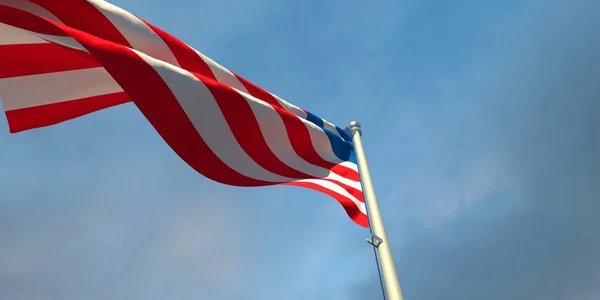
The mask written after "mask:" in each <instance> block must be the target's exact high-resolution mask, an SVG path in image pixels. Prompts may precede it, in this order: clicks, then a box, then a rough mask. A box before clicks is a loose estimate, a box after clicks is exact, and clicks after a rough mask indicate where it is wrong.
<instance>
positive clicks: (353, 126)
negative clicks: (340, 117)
mask: <svg viewBox="0 0 600 300" xmlns="http://www.w3.org/2000/svg"><path fill="white" fill-rule="evenodd" d="M346 131H348V132H350V134H352V136H354V134H355V133H358V134H359V135H362V129H361V127H360V123H358V122H356V121H352V122H350V124H348V126H347V127H346Z"/></svg>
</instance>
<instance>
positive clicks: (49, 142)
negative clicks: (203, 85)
mask: <svg viewBox="0 0 600 300" xmlns="http://www.w3.org/2000/svg"><path fill="white" fill-rule="evenodd" d="M113 3H114V4H116V5H118V6H121V7H123V8H125V9H127V10H129V11H131V12H133V13H135V14H136V15H138V16H140V17H142V18H144V19H146V20H148V21H150V22H152V23H154V24H155V25H157V26H159V27H161V28H163V29H165V30H166V31H168V32H170V33H172V34H174V35H175V36H177V37H179V38H181V39H183V40H184V41H186V42H187V43H189V44H191V45H192V46H194V47H195V48H196V49H198V50H200V51H201V52H203V53H205V54H207V55H208V56H210V57H211V58H213V59H214V60H216V61H217V62H219V63H221V64H222V65H224V66H226V67H228V68H230V69H232V70H234V71H236V72H237V73H239V74H241V75H242V76H244V77H246V78H247V79H249V80H251V81H253V82H255V83H257V84H258V85H260V86H262V87H264V88H266V89H267V90H269V91H271V92H274V93H276V94H278V95H280V96H281V97H283V98H284V99H287V100H288V101H290V102H292V103H294V104H296V105H299V106H301V107H303V108H306V109H308V110H310V111H312V112H314V113H316V114H318V115H319V116H322V117H324V118H326V119H329V120H331V121H333V122H334V123H336V124H338V125H340V126H343V125H345V124H346V123H348V122H349V121H351V120H355V119H356V120H358V121H360V122H361V123H362V124H363V129H364V143H365V147H366V150H367V155H368V157H369V161H370V165H371V171H372V173H373V177H374V180H375V184H376V189H377V192H378V195H379V199H380V205H381V208H382V212H383V215H384V218H385V221H386V223H387V226H388V235H389V237H390V239H391V243H392V244H393V245H392V246H393V251H394V255H395V259H396V263H397V268H398V271H399V273H400V277H401V282H402V287H403V289H404V291H405V297H406V299H408V300H410V299H420V300H429V299H432V300H433V299H449V300H470V299H474V300H475V299H490V300H494V299H515V300H521V299H523V300H525V299H527V300H529V299H558V300H562V299H569V300H573V299H575V300H591V299H598V297H600V288H599V286H600V259H599V257H598V253H600V232H598V228H600V220H599V219H598V218H597V217H596V215H597V212H598V211H599V210H600V203H599V202H598V200H599V199H600V159H599V158H598V153H600V138H599V136H598V134H597V128H599V126H600V118H598V113H599V112H600V102H599V101H598V99H599V97H600V85H598V84H597V82H598V81H599V80H600V60H599V59H598V53H600V37H599V36H598V34H597V28H598V26H599V25H600V20H599V19H598V18H597V16H598V15H599V14H600V2H598V1H596V0H572V1H568V2H567V1H559V0H543V1H542V0H528V1H527V0H510V1H475V0H458V1H426V0H425V1H424V0H419V1H416V0H399V1H394V0H372V1H369V2H365V1H354V0H331V1H316V0H305V1H275V0H220V1H184V0H179V1H157V0H155V1H149V0H143V1H142V0H114V1H113ZM2 118H4V117H2ZM0 145H2V147H0V166H1V167H0V191H1V192H0V298H2V299H11V300H13V299H14V300H21V299H24V300H29V299H48V300H51V299H61V300H65V299H66V300H69V299H92V300H93V299H128V300H136V299H144V300H151V299H249V300H253V299H289V300H295V299H328V300H338V299H340V300H342V299H344V300H345V299H349V300H370V299H380V298H379V297H380V294H379V290H378V283H377V276H376V269H375V267H374V264H373V256H372V250H371V248H370V247H369V246H368V244H366V243H365V241H364V240H365V238H366V236H367V234H368V232H367V230H365V229H363V228H360V227H358V226H356V225H354V224H353V223H352V222H351V221H350V220H349V219H348V217H347V216H346V214H345V213H344V211H343V210H342V208H341V207H340V206H339V205H338V204H337V203H336V202H335V201H334V200H332V199H329V198H328V197H327V196H325V195H321V194H319V193H316V192H313V191H308V190H303V189H299V188H293V187H266V188H235V187H230V186H224V185H219V184H216V183H213V182H211V181H209V180H207V179H205V178H203V177H202V176H201V175H199V174H196V173H195V172H194V171H192V170H191V168H189V167H187V166H186V165H185V164H184V163H183V162H182V161H181V160H180V159H179V158H178V157H177V156H176V155H175V154H174V153H173V152H172V151H171V150H170V149H169V148H168V147H167V146H166V144H165V143H164V142H162V140H161V139H160V137H159V136H158V135H157V134H156V133H155V132H154V131H153V130H152V128H151V126H150V125H149V124H148V123H147V122H146V121H145V120H144V119H143V117H142V116H141V114H140V113H139V112H138V111H136V109H135V108H134V107H133V105H124V106H121V107H118V108H113V109H109V110H105V111H102V112H99V113H95V114H93V115H89V116H86V117H83V118H80V119H77V120H73V121H70V122H67V123H64V124H60V125H57V126H53V127H49V128H44V129H40V130H34V131H29V132H24V133H20V134H16V135H10V134H8V129H7V127H6V121H5V120H4V119H3V120H1V122H0Z"/></svg>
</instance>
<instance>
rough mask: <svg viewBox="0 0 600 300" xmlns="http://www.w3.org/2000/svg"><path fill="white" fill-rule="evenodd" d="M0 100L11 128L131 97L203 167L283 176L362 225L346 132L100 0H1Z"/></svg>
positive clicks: (240, 177) (276, 179)
mask: <svg viewBox="0 0 600 300" xmlns="http://www.w3.org/2000/svg"><path fill="white" fill-rule="evenodd" d="M0 100H2V103H3V106H4V109H5V112H6V116H7V120H8V123H9V128H10V131H11V132H13V133H16V132H20V131H25V130H30V129H34V128H39V127H44V126H49V125H54V124H58V123H60V122H64V121H68V120H70V119H73V118H77V117H81V116H83V115H86V114H89V113H93V112H95V111H98V110H101V109H105V108H108V107H112V106H116V105H120V104H124V103H128V102H133V103H134V104H135V105H136V107H137V108H138V109H139V110H140V112H141V113H142V114H143V115H144V116H145V118H146V119H147V120H148V121H149V122H150V124H151V125H152V126H153V127H154V128H155V129H156V131H157V132H158V133H159V134H160V136H161V137H162V138H163V139H164V140H165V142H166V143H167V144H168V145H169V146H170V147H171V148H172V149H173V150H174V151H175V152H176V153H177V154H178V155H179V156H180V157H181V158H182V159H183V160H184V161H185V162H186V163H187V164H188V165H189V166H190V167H192V168H193V169H195V170H196V171H198V172H199V173H201V174H202V175H204V176H206V177H208V178H210V179H212V180H214V181H217V182H220V183H223V184H228V185H234V186H247V187H250V186H268V185H293V186H300V187H305V188H309V189H313V190H317V191H319V192H322V193H325V194H328V195H330V196H331V197H333V198H334V199H336V200H337V201H338V202H339V203H340V204H341V205H342V206H343V208H344V209H345V211H346V212H347V214H348V215H349V216H350V218H351V219H352V220H353V221H354V222H356V223H357V224H359V225H361V226H364V227H366V226H368V218H367V215H366V208H365V203H364V198H363V194H362V187H361V183H360V178H359V174H358V168H357V165H356V160H355V157H354V149H353V144H352V139H351V137H350V136H349V134H348V133H346V132H345V131H344V130H343V129H341V128H339V127H337V126H335V125H333V124H332V123H330V122H328V121H326V120H324V119H321V118H319V117H317V116H316V115H314V114H312V113H309V112H307V111H306V110H304V109H301V108H299V107H297V106H295V105H293V104H291V103H289V102H286V101H285V100H283V99H281V98H279V97H278V96H276V95H273V94H271V93H269V92H267V91H266V90H264V89H262V88H260V87H258V86H256V85H254V84H253V83H251V82H249V81H247V80H246V79H244V78H242V77H241V76H239V75H237V74H235V73H233V72H232V71H230V70H228V69H226V68H224V67H223V66H221V65H219V64H217V63H216V62H214V61H212V60H211V59H210V58H208V57H206V56H205V55H203V54H202V53H200V52H198V51H197V50H195V49H193V48H192V47H190V46H189V45H187V44H185V43H184V42H182V41H180V40H178V39H177V38H175V37H173V36H172V35H170V34H168V33H166V32H165V31H163V30H161V29H159V28H157V27H156V26H154V25H152V24H150V23H148V22H146V21H144V20H142V19H141V18H139V17H137V16H135V15H133V14H131V13H129V12H127V11H125V10H123V9H121V8H119V7H117V6H115V5H112V4H110V3H108V2H105V1H101V0H87V1H86V0H61V1H56V0H0Z"/></svg>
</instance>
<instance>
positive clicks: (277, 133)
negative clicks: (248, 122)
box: [242, 94, 361, 190]
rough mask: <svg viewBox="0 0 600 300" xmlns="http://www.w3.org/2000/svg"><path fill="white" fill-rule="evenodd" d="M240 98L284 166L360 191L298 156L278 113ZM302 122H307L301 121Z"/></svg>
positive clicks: (354, 184) (356, 184) (258, 102)
mask: <svg viewBox="0 0 600 300" xmlns="http://www.w3.org/2000/svg"><path fill="white" fill-rule="evenodd" d="M242 96H244V98H245V99H246V101H247V102H248V104H249V105H250V108H251V109H252V111H253V112H254V116H255V118H256V120H257V121H258V125H259V127H260V130H261V132H262V134H263V137H264V139H265V141H266V143H267V146H268V147H269V149H271V151H272V152H273V154H275V156H277V158H279V160H281V161H282V162H283V163H284V164H286V165H287V166H289V167H291V168H293V169H295V170H297V171H300V172H302V173H305V174H308V175H310V176H314V177H320V178H329V179H332V180H335V181H338V182H340V183H343V184H346V185H348V186H351V187H353V188H356V189H358V190H361V185H360V182H357V181H353V180H350V179H348V178H344V177H342V176H340V175H338V174H336V173H333V172H331V171H330V170H328V169H325V168H322V167H320V166H316V165H313V164H311V163H309V162H307V161H305V160H304V159H303V158H301V157H300V156H298V154H297V153H296V151H295V150H294V148H293V146H292V144H291V142H290V137H289V136H288V134H287V131H286V129H285V125H284V123H283V120H282V119H281V116H280V115H279V113H277V111H276V110H275V109H274V108H272V107H271V106H269V105H268V104H267V103H265V102H263V101H262V100H260V99H257V98H255V97H253V96H251V95H248V94H242ZM303 122H308V121H304V120H303ZM319 133H322V134H324V133H323V132H322V131H319V132H317V133H316V134H319Z"/></svg>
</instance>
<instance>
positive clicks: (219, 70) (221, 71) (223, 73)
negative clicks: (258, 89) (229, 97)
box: [188, 45, 248, 93]
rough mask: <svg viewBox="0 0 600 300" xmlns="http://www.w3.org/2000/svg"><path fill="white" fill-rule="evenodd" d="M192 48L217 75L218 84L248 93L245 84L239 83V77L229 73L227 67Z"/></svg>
mask: <svg viewBox="0 0 600 300" xmlns="http://www.w3.org/2000/svg"><path fill="white" fill-rule="evenodd" d="M188 47H189V45H188ZM190 48H191V49H193V50H194V51H195V52H196V54H198V56H200V58H202V60H203V61H204V63H206V64H207V65H208V67H209V68H210V70H211V72H212V73H213V75H215V78H216V79H217V81H218V82H220V83H223V84H226V85H228V86H230V87H232V88H234V89H236V90H238V91H241V92H244V93H248V90H247V89H246V87H245V86H244V84H242V83H241V82H240V81H239V79H237V77H236V76H235V75H234V74H233V73H232V72H231V71H229V70H228V69H226V68H225V67H223V66H221V65H219V64H218V63H216V62H215V61H214V60H212V59H210V58H209V57H208V56H206V55H204V54H202V53H200V52H199V51H198V50H196V49H194V48H192V47H190Z"/></svg>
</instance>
